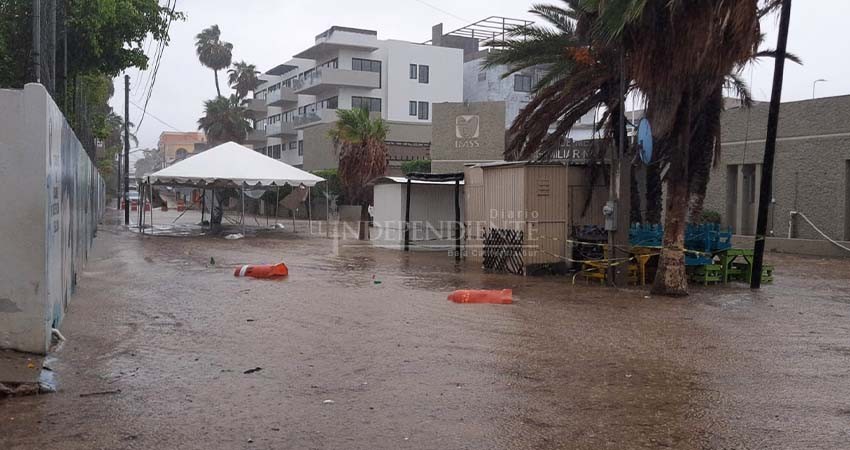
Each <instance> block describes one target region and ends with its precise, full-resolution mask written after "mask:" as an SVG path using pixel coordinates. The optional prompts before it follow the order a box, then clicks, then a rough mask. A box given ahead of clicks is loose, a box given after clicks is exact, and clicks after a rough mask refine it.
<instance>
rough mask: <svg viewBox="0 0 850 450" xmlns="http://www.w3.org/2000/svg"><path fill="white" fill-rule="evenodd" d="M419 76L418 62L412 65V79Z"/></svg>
mask: <svg viewBox="0 0 850 450" xmlns="http://www.w3.org/2000/svg"><path fill="white" fill-rule="evenodd" d="M417 78H419V69H418V68H417V66H416V64H411V65H410V79H411V80H415V79H417Z"/></svg>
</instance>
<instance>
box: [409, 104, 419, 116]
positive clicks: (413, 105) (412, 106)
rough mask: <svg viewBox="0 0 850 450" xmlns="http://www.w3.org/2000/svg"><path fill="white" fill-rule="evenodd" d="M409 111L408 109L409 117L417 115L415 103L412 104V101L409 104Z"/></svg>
mask: <svg viewBox="0 0 850 450" xmlns="http://www.w3.org/2000/svg"><path fill="white" fill-rule="evenodd" d="M409 109H410V112H409V113H410V115H411V116H415V115H416V114H417V113H416V102H413V101H412V102H410V107H409Z"/></svg>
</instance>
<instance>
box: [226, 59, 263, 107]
mask: <svg viewBox="0 0 850 450" xmlns="http://www.w3.org/2000/svg"><path fill="white" fill-rule="evenodd" d="M259 74H260V71H258V70H257V66H255V65H253V64H248V63H246V62H245V61H240V62H235V63H233V67H231V68H230V69H228V71H227V83H228V84H229V85H230V87H231V88H233V90H235V91H236V96H237V97H239V98H240V99H243V98H245V97H247V96H248V93H249V92H251V91H253V90H254V88H256V87H257V86H258V85H259V84H260V79H259V78H257V75H259Z"/></svg>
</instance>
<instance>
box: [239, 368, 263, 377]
mask: <svg viewBox="0 0 850 450" xmlns="http://www.w3.org/2000/svg"><path fill="white" fill-rule="evenodd" d="M261 370H263V368H262V367H254V368H253V369H248V370H246V371H244V372H242V373H244V374H245V375H248V374H251V373H255V372H259V371H261Z"/></svg>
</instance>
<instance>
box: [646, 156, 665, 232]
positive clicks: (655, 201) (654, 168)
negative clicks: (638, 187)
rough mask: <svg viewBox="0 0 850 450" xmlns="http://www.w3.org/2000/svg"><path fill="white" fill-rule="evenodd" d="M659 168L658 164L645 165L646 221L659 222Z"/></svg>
mask: <svg viewBox="0 0 850 450" xmlns="http://www.w3.org/2000/svg"><path fill="white" fill-rule="evenodd" d="M660 172H661V170H660V167H658V164H649V165H647V166H646V221H647V223H651V224H660V223H661V209H662V207H663V205H662V204H661V173H660Z"/></svg>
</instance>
